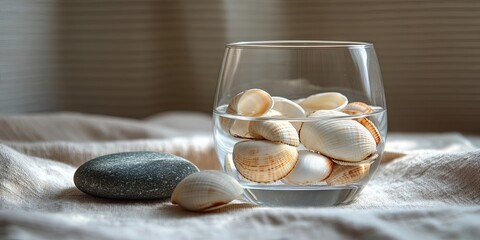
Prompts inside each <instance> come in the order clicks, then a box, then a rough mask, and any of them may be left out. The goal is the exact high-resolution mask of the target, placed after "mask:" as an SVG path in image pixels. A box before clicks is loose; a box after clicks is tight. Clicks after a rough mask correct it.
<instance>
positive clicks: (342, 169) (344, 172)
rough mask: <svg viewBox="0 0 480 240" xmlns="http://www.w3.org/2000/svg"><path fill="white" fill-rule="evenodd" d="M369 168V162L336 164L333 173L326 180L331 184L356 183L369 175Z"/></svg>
mask: <svg viewBox="0 0 480 240" xmlns="http://www.w3.org/2000/svg"><path fill="white" fill-rule="evenodd" d="M369 170H370V165H369V164H366V165H358V166H342V165H335V166H334V167H333V171H332V173H331V174H330V176H329V177H328V178H327V179H326V180H325V181H326V182H327V184H328V185H331V186H336V185H344V184H349V183H354V182H357V181H359V180H361V179H363V178H364V177H365V176H367V174H368V172H369Z"/></svg>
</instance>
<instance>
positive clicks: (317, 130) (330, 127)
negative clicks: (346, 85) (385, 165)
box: [300, 110, 376, 162]
mask: <svg viewBox="0 0 480 240" xmlns="http://www.w3.org/2000/svg"><path fill="white" fill-rule="evenodd" d="M341 116H348V115H347V114H345V113H341V112H337V111H332V110H320V111H316V112H315V113H313V114H311V115H310V116H309V117H341ZM300 141H301V143H303V145H304V146H305V148H307V149H309V150H312V151H316V152H319V153H321V154H323V155H325V156H328V157H330V158H333V159H338V160H343V161H349V162H360V161H362V160H364V159H365V158H367V157H368V156H370V155H372V154H373V153H375V152H376V144H375V140H374V139H373V136H372V135H371V134H370V132H369V131H368V130H367V129H366V128H365V127H363V126H362V125H361V124H360V123H358V122H357V121H354V120H351V119H341V118H340V119H326V120H323V119H319V120H317V121H312V122H305V123H303V126H302V129H301V130H300Z"/></svg>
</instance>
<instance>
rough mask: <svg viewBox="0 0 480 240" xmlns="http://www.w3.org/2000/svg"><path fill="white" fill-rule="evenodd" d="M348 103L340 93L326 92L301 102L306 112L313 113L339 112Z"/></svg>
mask: <svg viewBox="0 0 480 240" xmlns="http://www.w3.org/2000/svg"><path fill="white" fill-rule="evenodd" d="M347 103H348V99H347V97H345V96H344V95H343V94H341V93H338V92H324V93H318V94H314V95H311V96H309V97H307V98H306V99H305V100H303V101H302V102H300V103H299V104H300V106H302V107H303V108H304V109H305V111H306V112H308V113H312V112H314V111H317V110H339V109H342V108H343V107H345V106H346V105H347Z"/></svg>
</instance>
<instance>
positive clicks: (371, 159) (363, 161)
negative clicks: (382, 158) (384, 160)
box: [332, 153, 378, 166]
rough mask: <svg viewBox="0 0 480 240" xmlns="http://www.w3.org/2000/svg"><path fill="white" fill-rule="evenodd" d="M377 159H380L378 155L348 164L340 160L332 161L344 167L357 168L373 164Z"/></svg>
mask: <svg viewBox="0 0 480 240" xmlns="http://www.w3.org/2000/svg"><path fill="white" fill-rule="evenodd" d="M377 158H378V154H376V153H374V154H372V155H370V156H369V157H367V158H365V159H363V160H362V161H360V162H348V161H342V160H338V159H332V161H333V162H334V163H336V164H338V165H342V166H357V165H363V164H372V163H373V161H375V160H376V159H377Z"/></svg>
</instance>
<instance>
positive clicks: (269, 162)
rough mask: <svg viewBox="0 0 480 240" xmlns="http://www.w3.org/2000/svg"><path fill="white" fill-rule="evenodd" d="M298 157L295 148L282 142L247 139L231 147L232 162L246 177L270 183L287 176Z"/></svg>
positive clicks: (254, 180)
mask: <svg viewBox="0 0 480 240" xmlns="http://www.w3.org/2000/svg"><path fill="white" fill-rule="evenodd" d="M297 159H298V153H297V149H296V148H295V147H292V146H290V145H286V144H283V143H274V142H270V141H264V140H260V141H256V140H247V141H242V142H238V143H236V144H235V146H234V147H233V162H234V164H235V168H236V169H237V171H238V172H239V173H240V174H241V175H242V176H243V177H245V178H246V179H248V180H250V181H253V182H258V183H270V182H274V181H277V180H280V179H282V178H284V177H285V176H287V175H288V174H289V173H290V172H291V171H292V170H293V168H294V167H295V164H296V162H297Z"/></svg>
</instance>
